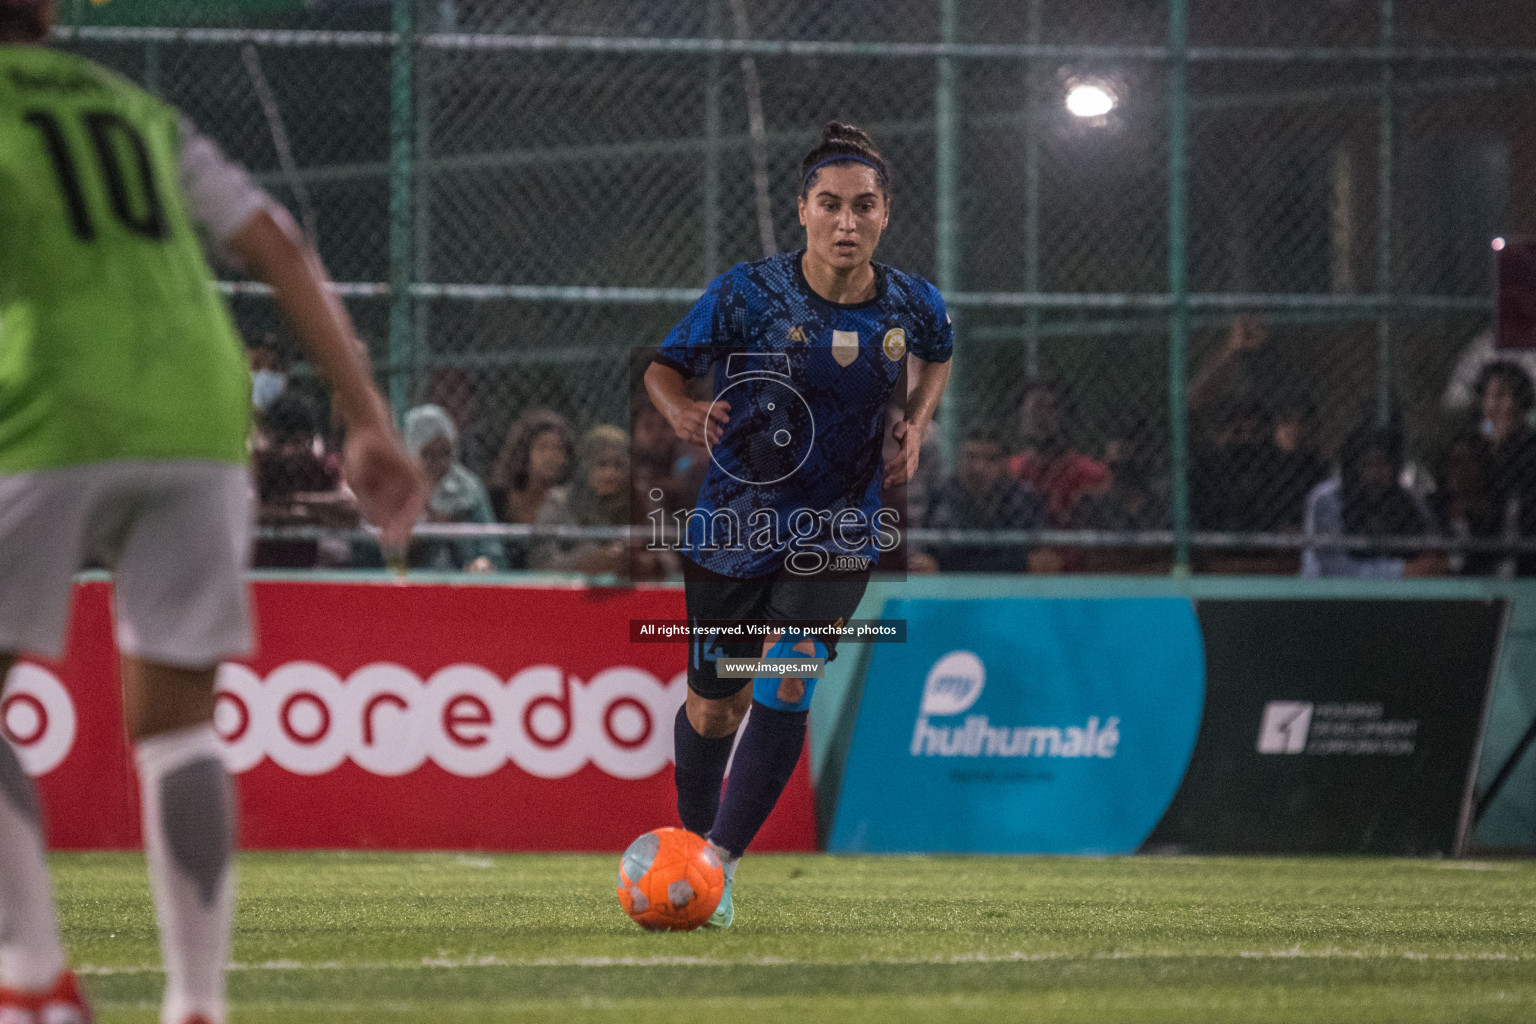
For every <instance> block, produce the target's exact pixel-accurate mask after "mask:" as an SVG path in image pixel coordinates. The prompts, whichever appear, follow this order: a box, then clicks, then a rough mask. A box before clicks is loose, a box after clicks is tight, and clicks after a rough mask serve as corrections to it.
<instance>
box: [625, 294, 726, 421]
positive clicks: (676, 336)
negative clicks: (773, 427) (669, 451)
mask: <svg viewBox="0 0 1536 1024" xmlns="http://www.w3.org/2000/svg"><path fill="white" fill-rule="evenodd" d="M733 274H734V271H730V272H727V273H725V274H722V275H721V276H719V277H717V278H716V279H715V280H714V281H712V282H711V283H710V286H709V287H708V288H706V289H705V290H704V294H703V295H701V296H700V297H699V301H698V302H696V303H694V306H693V308H692V309H691V310H689V311H688V315H687V316H685V317H683V319H682V320H681V321H679V322H678V324H677V326H676V327H674V328H672V330H671V332H670V333H669V334H668V335H667V338H666V340H665V341H663V342H662V343H661V348H660V350H658V351H657V353H656V358H655V359H654V360H653V361H652V363H651V365H650V366H649V367H648V368H647V369H646V371H645V390H646V393H647V394H649V395H650V396H651V402H652V403H653V404H654V405H655V406H656V409H657V411H658V412H660V413H661V414H662V415H663V416H665V417H666V418H667V422H668V423H670V424H672V431H673V432H674V433H675V434H677V436H678V437H679V438H681V439H682V440H684V441H687V442H689V443H690V444H701V445H705V446H707V447H713V446H714V445H715V443H716V442H718V441H719V440H720V434H721V431H722V430H724V429H725V425H726V424H727V423H729V422H730V410H731V405H730V403H729V402H701V401H695V400H694V399H693V397H692V396H690V395H689V394H688V378H690V377H697V376H699V375H700V374H702V373H703V372H704V371H705V370H707V369H708V368H709V365H710V363H712V362H713V361H714V358H715V352H716V351H717V350H718V349H719V348H721V347H731V346H734V345H737V344H739V339H740V338H741V335H742V333H743V332H742V325H741V318H742V316H743V315H744V314H743V311H742V308H741V302H740V301H739V297H738V296H736V294H735V289H734V287H733V280H732V278H733Z"/></svg>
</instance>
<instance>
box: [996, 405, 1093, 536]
mask: <svg viewBox="0 0 1536 1024" xmlns="http://www.w3.org/2000/svg"><path fill="white" fill-rule="evenodd" d="M1013 407H1014V409H1015V411H1016V412H1017V413H1018V418H1019V419H1018V427H1019V436H1020V439H1021V440H1022V442H1023V446H1022V449H1021V450H1020V451H1019V453H1018V454H1017V455H1015V456H1013V458H1011V459H1010V460H1009V461H1008V471H1009V472H1010V473H1011V474H1012V475H1013V476H1014V478H1015V479H1018V480H1022V481H1023V482H1024V483H1027V484H1029V485H1030V487H1032V488H1033V489H1034V491H1035V494H1036V495H1037V496H1038V497H1039V499H1040V501H1041V503H1042V504H1043V505H1044V508H1045V517H1046V522H1047V523H1048V524H1049V525H1050V526H1052V527H1057V528H1064V527H1066V525H1067V523H1068V521H1069V520H1070V519H1071V517H1072V506H1073V505H1074V504H1076V503H1077V499H1078V498H1079V497H1080V496H1082V495H1084V494H1089V493H1092V492H1094V491H1101V490H1103V489H1104V488H1105V487H1107V486H1109V469H1108V468H1107V467H1106V466H1105V465H1104V463H1102V462H1100V461H1099V460H1098V459H1095V458H1093V457H1092V456H1088V455H1084V454H1083V453H1082V452H1079V451H1078V450H1077V449H1076V448H1074V447H1073V444H1072V403H1071V400H1070V398H1069V397H1068V395H1067V391H1066V389H1065V387H1063V386H1062V385H1061V384H1060V383H1059V382H1057V381H1053V380H1047V379H1045V378H1035V379H1033V380H1029V381H1026V382H1025V383H1024V385H1023V386H1022V387H1020V388H1019V389H1018V391H1017V392H1016V393H1015V396H1014V403H1013Z"/></svg>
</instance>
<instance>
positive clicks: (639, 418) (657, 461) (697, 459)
mask: <svg viewBox="0 0 1536 1024" xmlns="http://www.w3.org/2000/svg"><path fill="white" fill-rule="evenodd" d="M630 402H631V405H630V408H631V409H632V410H633V413H632V415H631V417H630V430H631V435H630V436H631V437H632V438H633V441H632V442H631V443H630V454H631V455H632V456H633V466H632V470H631V471H632V472H633V474H634V489H635V491H636V493H638V494H641V495H644V496H645V502H644V507H645V508H646V509H650V508H653V507H655V508H660V509H661V510H662V511H663V512H665V513H667V514H671V513H673V512H676V511H678V510H679V509H691V508H693V503H694V499H695V498H696V497H698V493H699V484H700V483H702V482H703V480H704V470H706V469H707V468H708V467H709V452H708V451H707V450H705V449H704V448H702V447H700V446H698V445H692V444H686V443H685V442H683V441H680V440H678V437H677V434H676V432H675V431H673V429H672V425H671V424H670V423H668V422H667V418H666V417H665V416H663V415H662V414H661V412H660V410H658V409H657V408H656V406H654V405H653V404H651V398H650V396H649V395H647V394H646V393H645V392H644V391H640V392H638V393H636V394H635V395H633V396H631V399H630ZM654 491H660V492H661V497H660V498H652V497H651V494H652V492H654ZM643 518H644V517H643V515H642V516H639V517H637V519H636V521H637V522H640V521H642V520H643Z"/></svg>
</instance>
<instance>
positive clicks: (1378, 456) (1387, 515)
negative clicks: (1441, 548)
mask: <svg viewBox="0 0 1536 1024" xmlns="http://www.w3.org/2000/svg"><path fill="white" fill-rule="evenodd" d="M1402 470H1403V438H1402V434H1401V432H1399V431H1398V430H1397V429H1396V428H1393V427H1375V426H1369V425H1367V426H1364V427H1361V428H1360V429H1358V430H1356V431H1355V432H1354V433H1353V434H1351V435H1350V437H1349V438H1348V439H1346V440H1345V442H1344V445H1343V447H1342V448H1341V449H1340V451H1339V475H1338V477H1336V478H1335V479H1332V480H1326V481H1324V482H1323V483H1320V484H1318V485H1317V486H1316V487H1314V488H1313V489H1312V493H1311V494H1310V495H1308V496H1307V513H1306V520H1305V524H1304V533H1305V536H1306V538H1307V541H1308V547H1307V548H1306V550H1305V551H1303V552H1302V559H1301V572H1302V575H1304V576H1349V577H1355V578H1357V579H1398V578H1401V577H1403V576H1429V575H1433V574H1435V573H1436V572H1442V571H1444V567H1445V558H1444V557H1443V556H1442V555H1440V554H1438V553H1434V552H1423V553H1418V554H1415V553H1414V552H1413V551H1412V550H1407V551H1404V550H1401V549H1399V550H1395V551H1394V550H1390V549H1386V548H1380V547H1373V548H1367V549H1358V548H1356V549H1345V548H1343V547H1339V546H1336V545H1331V544H1329V543H1328V542H1329V541H1330V540H1337V539H1339V538H1343V537H1423V536H1427V535H1431V534H1433V533H1434V532H1435V526H1434V516H1433V514H1432V513H1431V512H1430V510H1429V507H1428V505H1426V504H1425V502H1424V499H1423V498H1421V497H1420V496H1419V495H1417V494H1415V493H1413V492H1412V491H1410V490H1408V489H1407V488H1405V487H1403V486H1402V484H1401V483H1400V482H1399V479H1398V478H1399V476H1400V475H1401V474H1402Z"/></svg>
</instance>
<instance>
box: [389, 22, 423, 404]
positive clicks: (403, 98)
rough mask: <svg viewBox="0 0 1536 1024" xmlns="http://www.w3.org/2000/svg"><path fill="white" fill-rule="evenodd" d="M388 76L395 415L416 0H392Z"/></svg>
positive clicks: (401, 376)
mask: <svg viewBox="0 0 1536 1024" xmlns="http://www.w3.org/2000/svg"><path fill="white" fill-rule="evenodd" d="M393 3H394V16H393V19H392V29H393V32H394V35H395V39H394V46H393V49H392V51H391V64H390V80H389V91H390V99H389V371H388V375H389V404H390V408H391V409H393V410H394V413H395V417H396V418H397V419H398V418H399V417H400V416H401V415H402V414H404V412H405V409H406V406H407V405H408V404H409V402H410V400H411V395H410V383H411V382H410V372H411V362H412V360H411V349H412V348H413V343H414V340H415V339H414V329H413V327H414V325H413V324H412V323H411V308H412V303H411V279H412V277H413V276H414V273H413V272H414V269H415V267H414V265H413V264H414V262H415V258H416V254H415V251H414V245H413V239H412V236H413V234H414V228H415V225H414V224H413V223H412V220H413V216H412V196H411V178H412V170H413V168H412V159H413V158H412V153H411V149H412V134H413V133H414V131H415V127H416V125H415V119H414V118H413V117H412V108H413V107H414V97H413V96H412V88H411V87H412V76H413V73H414V70H415V69H414V67H413V63H412V62H413V60H414V51H415V21H416V0H393Z"/></svg>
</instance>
